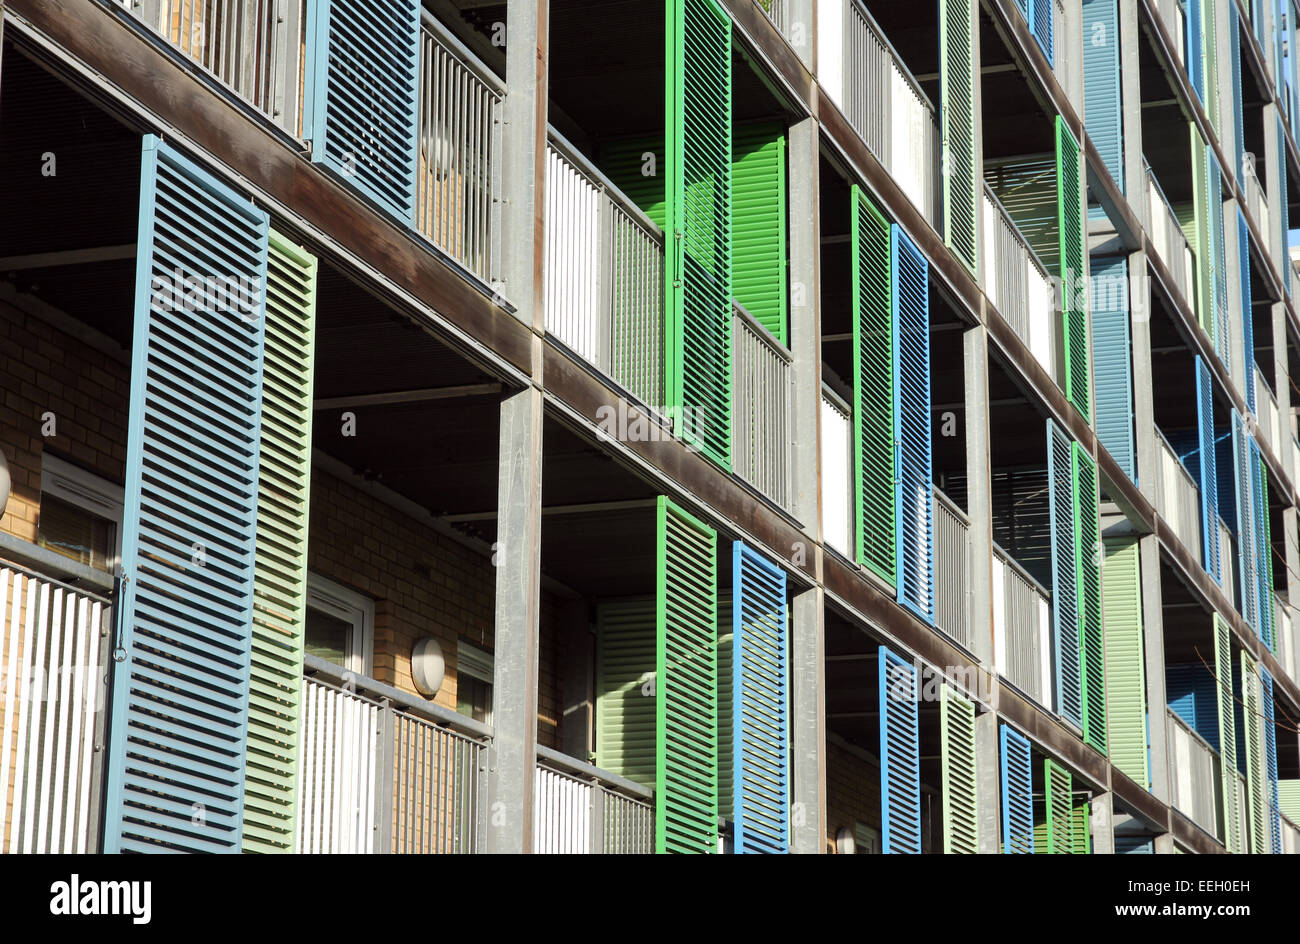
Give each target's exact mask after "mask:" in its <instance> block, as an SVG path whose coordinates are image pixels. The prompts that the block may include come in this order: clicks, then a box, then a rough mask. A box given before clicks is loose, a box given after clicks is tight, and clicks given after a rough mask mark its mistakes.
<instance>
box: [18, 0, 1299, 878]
mask: <svg viewBox="0 0 1300 944" xmlns="http://www.w3.org/2000/svg"><path fill="white" fill-rule="evenodd" d="M0 11H2V12H3V19H2V20H0V22H2V23H3V27H2V30H3V31H2V33H0V40H2V43H3V45H2V46H0V49H2V52H0V167H3V169H4V171H5V180H6V182H7V186H6V187H5V188H4V192H3V193H0V241H2V242H3V244H4V245H3V247H2V248H0V338H2V339H3V340H4V345H3V348H0V353H2V354H3V357H2V358H0V390H2V391H3V399H2V400H0V429H2V430H3V438H2V439H0V447H3V456H4V469H5V472H4V474H3V475H0V484H3V485H5V486H6V487H5V488H3V489H0V496H3V500H4V502H5V504H4V507H3V517H0V586H3V590H2V591H0V630H2V631H3V633H2V636H0V680H2V681H3V688H2V689H0V739H2V740H0V798H2V799H3V802H2V803H0V849H4V850H5V851H8V852H41V851H89V852H94V851H105V852H118V851H145V852H148V851H192V852H203V851H208V852H240V851H246V852H308V853H328V852H363V853H371V852H373V853H378V852H398V853H421V852H423V853H481V852H539V853H585V852H604V853H649V852H723V853H739V852H758V853H764V852H765V853H784V852H802V853H825V852H831V853H871V852H882V853H893V852H898V853H904V852H911V853H975V852H983V853H999V852H1001V853H1033V852H1037V853H1110V852H1125V853H1153V852H1155V853H1170V852H1175V851H1181V852H1196V853H1206V852H1218V851H1224V850H1226V851H1229V852H1238V853H1248V852H1256V853H1268V852H1272V853H1284V852H1296V851H1300V734H1297V723H1296V722H1297V719H1300V646H1298V645H1297V642H1298V640H1297V630H1296V629H1294V628H1293V624H1294V622H1295V612H1294V606H1293V602H1292V601H1293V597H1292V590H1291V582H1292V581H1291V580H1290V577H1291V575H1292V574H1297V573H1300V519H1298V518H1297V514H1296V509H1297V502H1298V501H1300V487H1298V486H1297V484H1296V483H1297V481H1300V438H1298V433H1300V430H1298V429H1297V425H1296V419H1295V416H1296V414H1295V408H1293V407H1292V402H1291V401H1292V390H1293V389H1297V388H1295V387H1294V386H1293V382H1292V379H1291V378H1292V377H1293V376H1297V377H1300V305H1298V304H1297V301H1296V300H1295V298H1294V297H1293V286H1294V283H1295V281H1296V276H1295V272H1296V270H1295V267H1294V266H1293V264H1292V260H1291V256H1290V248H1289V233H1290V226H1289V219H1290V209H1289V207H1290V202H1289V201H1290V197H1289V196H1288V194H1289V193H1294V194H1297V195H1300V184H1297V185H1296V186H1291V185H1289V180H1292V178H1294V181H1300V150H1297V140H1300V118H1297V115H1296V110H1297V108H1296V104H1295V99H1294V98H1293V95H1294V94H1295V92H1294V90H1295V89H1298V88H1300V66H1297V60H1296V58H1295V55H1294V49H1295V43H1294V30H1295V16H1296V10H1295V8H1294V6H1293V4H1292V3H1291V0H1279V2H1278V3H1276V4H1274V3H1272V2H1271V0H1260V2H1258V3H1241V2H1237V0H1182V2H1180V0H1024V2H1021V0H982V2H977V0H942V2H941V3H940V4H938V5H937V6H936V7H935V8H934V9H933V10H929V11H926V10H918V9H917V8H916V7H915V5H914V4H908V3H903V2H899V0H821V2H816V3H814V2H813V0H665V2H664V3H641V2H621V0H549V2H548V0H541V2H530V3H524V2H516V0H505V2H492V0H486V2H484V0H425V2H423V3H422V2H420V0H124V2H116V0H63V2H60V3H57V4H55V3H49V2H44V0H2V2H0ZM1297 406H1300V403H1298V404H1297ZM1295 593H1296V594H1297V595H1296V597H1295V598H1294V599H1295V602H1296V603H1297V604H1300V583H1297V588H1296V591H1295Z"/></svg>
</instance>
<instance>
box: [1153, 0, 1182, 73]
mask: <svg viewBox="0 0 1300 944" xmlns="http://www.w3.org/2000/svg"><path fill="white" fill-rule="evenodd" d="M1154 6H1155V8H1156V11H1157V12H1158V13H1159V14H1160V19H1162V20H1164V21H1165V30H1166V31H1168V33H1169V36H1170V38H1171V39H1172V40H1173V41H1174V42H1173V52H1174V55H1175V56H1176V57H1177V59H1178V61H1179V63H1181V62H1182V61H1183V5H1182V3H1181V2H1179V0H1155V3H1154Z"/></svg>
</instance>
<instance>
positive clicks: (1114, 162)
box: [1083, 0, 1124, 215]
mask: <svg viewBox="0 0 1300 944" xmlns="http://www.w3.org/2000/svg"><path fill="white" fill-rule="evenodd" d="M1119 78H1120V65H1119V0H1083V101H1084V114H1085V116H1086V118H1085V121H1084V126H1085V127H1086V128H1087V131H1088V137H1090V138H1092V141H1093V144H1095V145H1096V146H1097V153H1098V154H1100V155H1101V159H1102V161H1103V162H1104V163H1105V165H1106V169H1107V170H1109V171H1110V175H1111V176H1112V177H1114V178H1115V183H1117V184H1118V185H1119V189H1120V191H1121V192H1123V190H1124V132H1123V117H1124V112H1123V107H1122V99H1121V92H1120V81H1119ZM1103 215H1104V213H1103Z"/></svg>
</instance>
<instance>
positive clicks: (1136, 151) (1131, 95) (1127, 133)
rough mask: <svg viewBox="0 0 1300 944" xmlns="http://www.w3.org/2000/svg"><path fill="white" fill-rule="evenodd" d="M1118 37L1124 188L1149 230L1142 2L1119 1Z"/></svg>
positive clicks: (1131, 204)
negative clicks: (1144, 152) (1141, 66)
mask: <svg viewBox="0 0 1300 944" xmlns="http://www.w3.org/2000/svg"><path fill="white" fill-rule="evenodd" d="M1084 41H1085V42H1087V41H1088V40H1087V39H1085V40H1084ZM1118 41H1119V75H1120V78H1119V81H1120V100H1121V103H1122V104H1121V108H1122V109H1123V111H1122V113H1121V120H1122V122H1123V135H1122V140H1123V142H1124V157H1123V160H1124V191H1125V193H1126V194H1127V196H1128V202H1129V206H1130V207H1132V208H1133V210H1134V211H1135V212H1136V213H1137V216H1138V219H1140V220H1142V221H1143V222H1144V223H1145V224H1146V226H1147V228H1148V230H1149V229H1150V227H1151V221H1150V220H1149V219H1147V215H1148V214H1147V213H1146V212H1145V207H1146V189H1147V187H1146V168H1145V166H1144V165H1143V159H1142V82H1141V72H1140V71H1139V69H1138V57H1139V55H1140V53H1141V50H1142V43H1144V42H1146V40H1145V39H1144V38H1143V37H1142V34H1141V31H1140V29H1139V27H1138V4H1136V3H1121V4H1120V5H1119V37H1118ZM1132 264H1133V260H1132V259H1130V260H1129V265H1130V271H1131V267H1132ZM1171 268H1172V267H1171ZM1140 271H1142V272H1145V271H1146V270H1145V269H1142V270H1140Z"/></svg>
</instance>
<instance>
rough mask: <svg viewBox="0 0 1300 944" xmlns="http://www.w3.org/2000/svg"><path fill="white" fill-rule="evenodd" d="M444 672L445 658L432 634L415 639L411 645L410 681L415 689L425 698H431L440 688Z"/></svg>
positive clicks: (445, 667)
mask: <svg viewBox="0 0 1300 944" xmlns="http://www.w3.org/2000/svg"><path fill="white" fill-rule="evenodd" d="M446 674H447V660H446V659H445V658H444V657H443V655H442V646H441V645H440V644H439V643H438V640H436V639H434V638H433V637H432V636H425V637H424V638H423V639H419V640H416V643H415V645H414V646H412V647H411V681H413V682H414V683H415V690H416V691H417V692H419V693H420V694H421V695H423V696H424V697H425V698H432V697H433V696H434V695H436V694H438V689H440V688H442V680H443V678H445V677H446Z"/></svg>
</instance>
